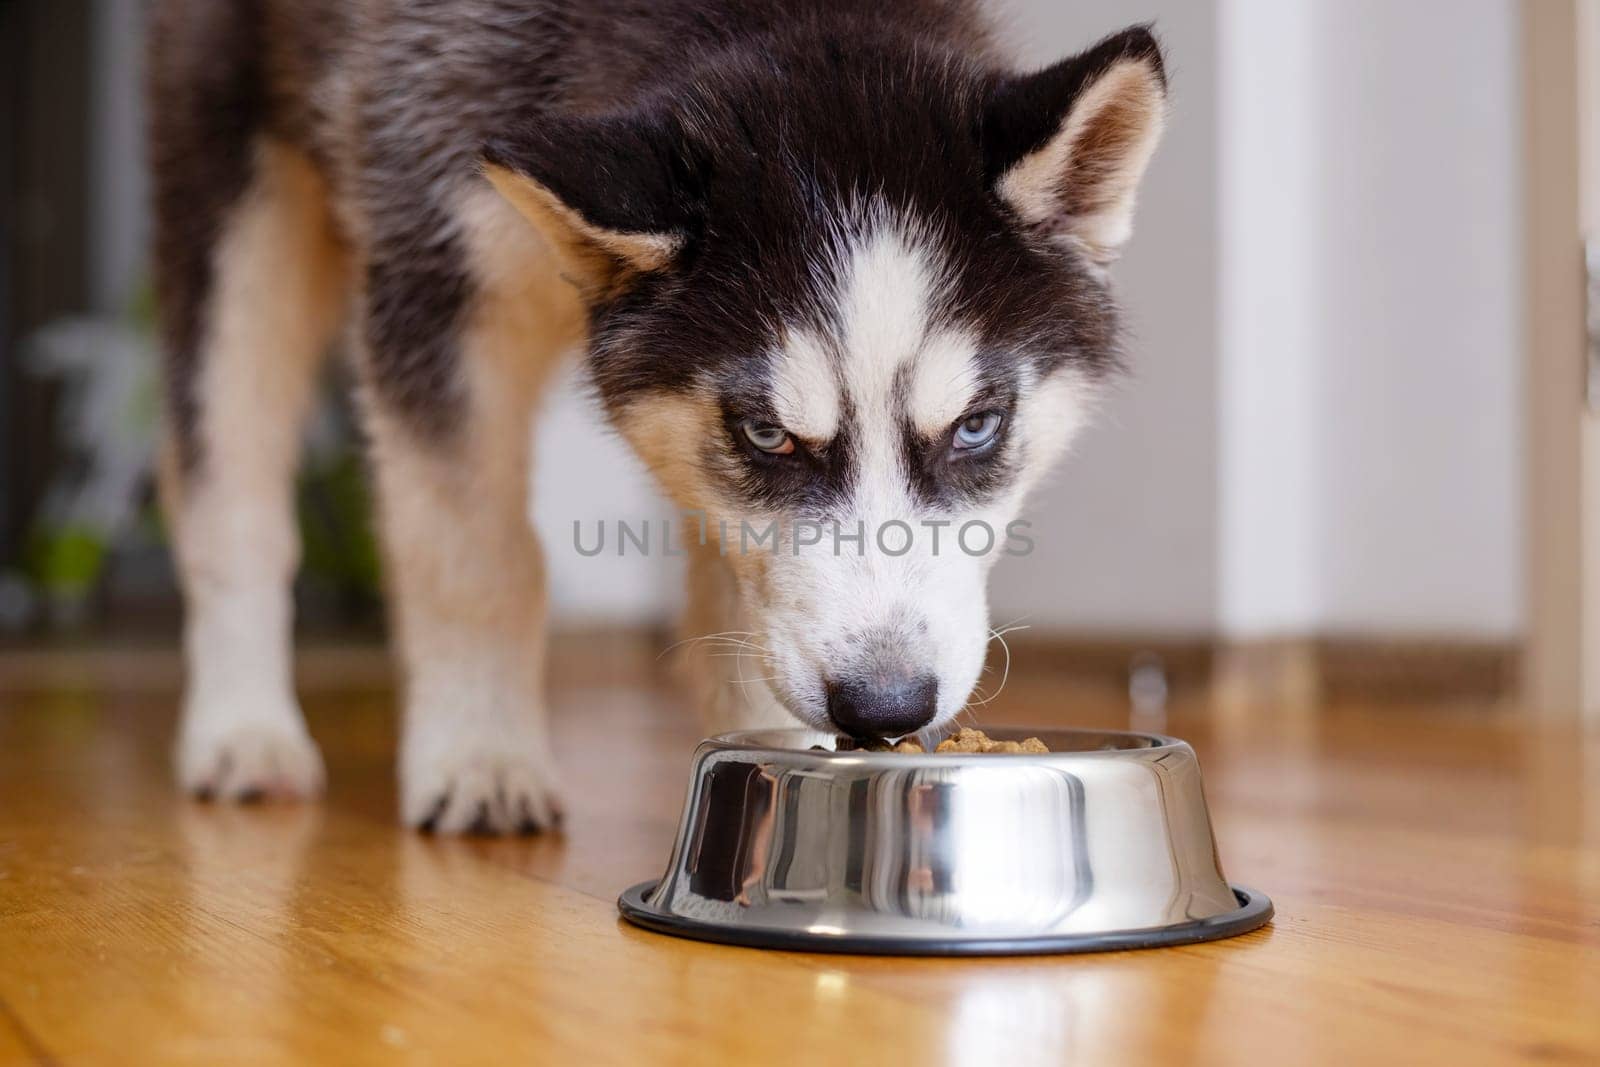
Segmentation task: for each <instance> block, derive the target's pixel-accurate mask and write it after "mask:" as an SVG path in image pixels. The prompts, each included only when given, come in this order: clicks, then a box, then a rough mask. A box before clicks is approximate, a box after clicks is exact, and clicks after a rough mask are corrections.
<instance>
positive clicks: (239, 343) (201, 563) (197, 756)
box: [162, 143, 346, 799]
mask: <svg viewBox="0 0 1600 1067" xmlns="http://www.w3.org/2000/svg"><path fill="white" fill-rule="evenodd" d="M215 255H216V279H217V280H216V290H215V292H214V294H213V296H212V299H211V302H210V306H209V308H208V312H209V314H208V323H209V327H208V329H207V331H206V334H205V338H204V341H203V346H202V352H201V358H200V362H199V366H200V373H199V378H198V380H197V382H196V395H197V398H198V405H197V407H198V412H199V423H198V426H197V427H196V430H197V438H198V442H199V445H200V450H199V457H198V467H197V468H195V469H194V470H192V471H187V472H185V471H180V470H179V466H178V463H177V462H176V457H175V455H174V454H173V453H174V450H173V449H172V448H171V447H170V446H169V447H168V448H167V450H166V455H165V456H164V461H163V464H162V474H163V477H162V482H163V498H164V501H165V504H166V508H167V514H168V516H169V518H170V520H171V522H172V527H173V533H174V540H175V542H176V549H177V558H178V564H179V570H180V574H181V578H182V583H183V591H184V597H185V600H186V604H187V612H186V618H185V631H184V645H185V651H186V653H187V664H188V679H187V686H186V692H185V697H184V713H183V724H182V728H181V731H180V735H179V739H178V750H177V763H178V777H179V780H180V782H181V783H182V785H183V786H184V788H185V789H188V790H189V791H191V792H195V793H202V794H207V795H215V796H219V797H222V798H226V799H242V798H250V797H254V796H261V795H274V794H282V795H294V796H304V795H309V794H312V793H315V792H317V791H318V790H320V789H321V787H322V777H323V771H322V760H321V757H320V756H319V755H318V754H317V750H316V747H315V746H314V745H313V744H312V743H311V739H310V737H309V735H308V734H307V733H306V729H305V723H304V721H303V720H302V719H301V716H300V711H299V708H298V706H297V705H296V703H295V699H294V692H293V677H292V669H291V663H290V652H291V648H290V645H291V626H292V622H291V599H290V582H291V580H292V578H293V575H294V570H295V567H296V565H297V563H298V561H299V551H300V546H299V541H298V534H297V531H296V528H295V514H294V471H295V465H296V462H297V458H298V453H299V445H300V427H301V423H302V421H303V419H304V416H305V414H306V409H307V407H308V405H309V403H310V399H311V394H312V387H313V384H314V382H315V380H316V375H317V369H318V366H319V365H320V362H321V358H322V356H323V354H324V353H325V352H326V350H327V347H328V343H329V341H330V339H331V337H332V335H333V333H334V332H335V330H336V329H337V324H338V321H339V317H340V313H341V311H342V310H343V305H344V302H345V293H346V279H345V270H346V266H345V262H344V256H343V252H342V249H341V248H340V247H339V245H338V243H337V241H336V240H335V239H334V237H333V235H332V230H331V227H330V225H329V221H328V216H327V206H326V197H325V191H324V189H323V185H322V182H321V180H320V179H319V178H318V176H317V174H316V172H315V171H314V170H313V169H312V167H311V165H310V163H309V162H307V160H306V159H305V158H304V157H303V156H301V155H300V154H299V153H297V152H294V151H292V150H290V149H287V148H284V147H283V146H281V145H276V144H272V143H263V144H262V145H261V146H260V148H259V151H258V156H257V176H256V180H255V183H254V185H253V186H252V188H251V189H250V191H249V192H248V193H247V194H246V196H245V198H244V199H243V200H242V201H241V202H240V204H239V205H238V207H237V208H236V209H235V211H234V215H233V217H232V219H231V220H230V221H229V224H228V227H227V231H226V233H225V235H224V237H223V239H222V241H221V242H220V244H219V246H218V248H217V250H216V253H215Z"/></svg>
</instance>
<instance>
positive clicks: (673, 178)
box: [149, 0, 1166, 833]
mask: <svg viewBox="0 0 1600 1067" xmlns="http://www.w3.org/2000/svg"><path fill="white" fill-rule="evenodd" d="M151 30H152V32H151V35H150V44H151V53H150V62H149V70H150V75H151V85H150V89H151V107H150V112H151V116H152V127H151V161H152V165H153V171H154V188H155V208H156V249H155V255H156V265H157V267H158V276H159V291H160V299H161V307H162V326H163V334H164V341H165V347H166V360H167V362H166V366H167V378H166V401H167V405H168V415H169V418H168V423H169V433H168V441H167V446H166V448H165V450H164V456H163V460H162V467H163V495H164V499H165V504H166V507H167V509H168V513H169V515H170V518H171V520H172V525H173V529H174V531H175V543H176V552H177V558H178V562H179V569H180V571H181V575H182V581H183V587H184V593H185V599H186V605H187V619H186V626H185V639H184V641H185V650H186V654H187V679H186V682H187V689H186V695H185V699H184V708H183V721H182V727H181V731H180V737H179V739H178V745H177V766H178V775H179V779H180V782H181V784H182V786H183V787H184V788H185V789H187V790H190V791H193V792H195V793H197V794H202V795H208V796H215V797H218V798H222V799H247V798H252V797H258V796H267V795H289V796H293V795H307V794H312V793H315V792H316V791H318V790H319V789H320V787H321V785H322V782H323V767H322V762H321V758H320V756H319V755H318V752H317V749H316V748H315V746H314V745H313V743H312V741H311V739H310V737H309V736H308V734H307V732H306V728H305V724H304V722H303V720H302V718H301V715H300V711H299V708H298V707H297V705H296V701H295V697H294V693H293V689H292V681H291V677H292V676H291V663H290V655H291V618H290V610H291V609H290V581H291V578H292V575H293V573H294V570H295V567H296V563H297V557H298V545H297V543H296V535H295V521H294V508H293V498H292V483H293V476H294V470H295V465H296V451H297V445H298V441H299V437H300V432H301V421H302V417H303V416H304V415H305V414H306V409H307V405H308V401H309V399H310V396H311V393H312V389H313V383H314V381H315V380H316V377H317V371H318V365H319V362H320V361H321V359H322V357H323V355H324V353H325V352H327V351H328V350H329V349H330V347H331V346H332V342H333V341H334V340H335V339H336V337H337V336H338V335H340V333H341V331H343V332H344V333H343V336H344V337H345V345H344V347H345V348H346V349H347V350H348V351H349V352H351V353H352V355H353V357H354V362H355V366H356V368H357V377H358V381H359V399H360V407H361V411H362V415H363V419H364V425H365V428H366V431H367V433H368V435H369V436H370V439H371V450H372V461H373V467H374V469H375V471H376V478H377V482H378V498H379V502H380V512H381V513H380V516H379V517H380V520H381V526H382V531H383V543H384V549H385V554H386V560H387V580H388V583H389V586H390V594H391V599H392V602H393V604H392V609H393V618H394V622H395V631H396V635H397V639H398V643H399V655H400V660H401V663H402V665H403V668H404V678H405V687H404V720H403V731H402V735H403V736H402V744H401V752H400V787H401V808H402V812H401V813H402V817H403V819H404V820H405V822H406V823H408V824H411V825H414V826H418V827H422V828H426V829H432V830H435V831H439V832H447V833H449V832H462V831H475V832H485V833H509V832H518V831H530V830H537V829H539V828H542V827H547V826H549V825H551V824H552V822H553V821H554V819H555V818H556V816H557V814H558V811H559V808H558V802H557V794H556V790H555V773H554V769H553V767H552V761H551V752H550V746H549V742H548V739H547V735H546V725H545V710H544V696H543V693H542V692H541V687H542V673H543V668H542V651H541V645H542V642H543V639H544V629H545V610H544V607H543V602H544V593H543V586H544V584H545V583H544V567H545V564H544V562H543V559H542V557H541V554H540V550H539V548H538V546H537V545H536V544H535V542H534V539H533V536H532V533H531V532H530V529H529V524H528V521H527V515H526V492H527V488H528V472H529V455H528V450H529V438H530V434H529V420H530V418H531V413H532V411H533V410H534V406H535V402H536V399H537V397H538V395H539V391H540V387H541V385H542V384H543V383H544V382H545V381H546V380H547V379H548V378H549V377H550V375H551V371H552V368H553V367H556V366H558V365H559V362H560V360H561V358H562V355H563V354H564V353H566V352H569V351H573V350H578V351H582V352H583V353H584V354H585V359H586V361H587V369H588V373H589V375H590V378H591V379H592V382H593V384H594V388H595V392H596V394H597V395H598V398H599V402H600V408H601V409H602V410H603V412H604V417H605V418H606V419H607V420H608V421H609V423H610V424H611V425H612V426H613V427H615V429H616V430H617V431H618V432H619V433H620V434H621V436H622V437H623V438H625V439H626V440H627V441H628V442H629V443H630V444H631V445H632V447H633V448H634V449H635V450H636V451H637V452H638V454H639V455H640V456H641V457H642V458H643V460H644V461H645V462H646V463H647V464H648V465H649V467H650V468H651V469H652V470H653V471H654V473H655V475H656V476H657V477H658V478H659V480H660V482H661V484H662V485H663V486H664V487H665V488H666V490H667V491H668V493H669V494H670V495H671V496H672V497H673V499H674V500H675V501H676V502H677V503H678V504H679V505H681V506H682V507H683V508H685V509H692V510H694V511H698V512H700V513H702V514H703V515H704V516H706V517H707V518H709V519H710V520H712V521H711V522H709V523H707V524H706V525H707V528H709V529H710V530H711V531H712V532H711V535H710V536H708V537H706V538H705V539H704V540H705V543H704V544H700V543H699V541H698V540H696V541H695V542H694V544H693V545H692V553H691V555H692V557H693V558H692V559H691V566H690V572H691V584H692V585H693V590H692V593H691V608H690V611H689V629H690V632H692V633H704V634H717V635H720V636H721V638H722V639H723V640H732V641H736V642H737V644H736V645H735V646H734V647H733V651H734V652H735V653H736V654H735V655H733V656H719V655H717V654H716V653H717V652H718V651H719V650H720V651H726V649H725V648H719V647H717V646H716V645H715V643H713V642H706V643H701V644H699V645H697V646H694V647H695V648H697V649H699V651H698V652H697V653H696V656H697V663H698V667H699V671H698V673H699V675H700V677H701V678H702V679H703V680H704V682H705V686H704V699H703V701H702V703H703V704H704V705H705V706H706V707H707V708H708V709H710V713H711V725H714V726H727V725H735V724H738V723H741V722H746V723H748V722H771V721H773V719H774V716H775V715H776V716H778V717H779V718H781V719H783V720H784V721H793V719H798V720H800V721H801V722H803V723H806V724H810V725H812V726H814V727H818V728H823V729H828V730H844V731H847V732H849V733H852V734H857V735H863V736H867V735H877V736H896V735H900V734H904V733H907V732H911V731H915V730H918V729H919V728H923V727H927V726H929V725H937V724H939V723H942V722H944V721H947V720H949V719H950V718H951V717H952V716H953V715H954V714H955V713H956V712H957V711H958V710H960V709H961V707H962V706H963V705H964V704H965V703H966V701H967V700H968V698H969V695H970V693H971V691H972V689H973V686H974V684H975V682H976V680H977V678H978V674H979V671H980V668H981V666H982V663H983V659H984V652H985V647H986V645H987V643H988V639H989V636H990V631H989V628H988V626H989V624H988V613H987V609H986V604H985V579H986V574H987V571H988V568H989V564H990V563H991V562H992V560H993V558H994V555H995V553H993V552H973V551H970V549H971V547H972V546H970V545H963V546H962V547H961V548H960V549H959V550H958V549H956V548H955V546H954V543H953V538H954V535H955V533H956V531H957V529H958V528H961V527H963V526H966V525H970V524H972V523H980V524H981V525H984V526H987V527H988V528H989V529H990V530H995V531H1000V530H1004V529H1005V528H1006V526H1007V523H1008V522H1009V521H1010V520H1011V519H1012V517H1013V516H1015V515H1016V514H1017V513H1018V509H1019V507H1020V505H1021V502H1022V499H1023V496H1024V494H1025V493H1026V491H1027V490H1028V488H1029V487H1030V486H1031V485H1032V484H1033V483H1034V482H1035V481H1036V480H1037V479H1038V478H1039V477H1040V475H1041V474H1042V473H1043V472H1044V471H1045V470H1046V468H1047V467H1048V466H1049V465H1050V463H1051V461H1052V460H1053V459H1054V458H1055V457H1056V456H1057V455H1058V454H1059V453H1061V452H1062V450H1063V449H1064V447H1065V446H1066V445H1067V443H1068V441H1069V440H1070V439H1071V438H1072V436H1073V434H1074V432H1075V431H1076V430H1077V429H1078V428H1079V426H1080V425H1081V424H1082V422H1083V420H1084V418H1085V414H1086V411H1087V410H1088V408H1089V407H1090V405H1091V403H1092V400H1093V397H1094V395H1095V393H1096V389H1097V386H1098V385H1099V384H1100V383H1101V382H1102V381H1103V380H1104V379H1105V378H1106V377H1107V375H1108V373H1109V372H1111V371H1112V370H1113V369H1114V367H1115V365H1116V362H1117V351H1116V323H1115V309H1114V307H1113V304H1112V301H1111V298H1110V294H1109V289H1108V283H1107V277H1106V268H1107V266H1108V265H1109V264H1110V263H1111V262H1112V260H1113V259H1115V257H1116V256H1117V253H1118V250H1119V249H1120V248H1121V247H1122V246H1123V244H1124V242H1125V241H1126V240H1127V239H1128V236H1129V232H1130V225H1131V219H1132V215H1133V206H1134V197H1135V192H1136V188H1137V185H1138V182H1139V179H1140V176H1141V174H1142V173H1143V171H1144V169H1145V166H1146V164H1147V163H1148V162H1149V160H1150V157H1151V154H1152V152H1153V151H1154V149H1155V146H1156V141H1157V139H1158V137H1159V135H1160V132H1161V127H1162V122H1163V116H1164V111H1165V97H1166V81H1165V76H1164V73H1163V67H1162V59H1161V53H1160V50H1159V48H1158V47H1157V44H1156V42H1155V40H1154V39H1153V38H1152V36H1151V34H1150V33H1149V32H1148V31H1147V30H1146V29H1144V28H1142V27H1136V28H1132V29H1129V30H1126V31H1124V32H1122V33H1119V34H1116V35H1115V36H1112V37H1109V38H1107V39H1106V40H1103V41H1101V42H1100V43H1099V44H1096V45H1094V46H1093V47H1092V48H1090V49H1088V50H1087V51H1085V52H1083V53H1082V54H1080V55H1076V56H1073V57H1071V58H1068V59H1065V60H1062V61H1061V62H1059V63H1056V64H1055V65H1053V66H1050V67H1047V68H1045V69H1043V70H1039V71H1035V72H1031V73H1024V72H1019V71H1017V70H1015V69H1013V67H1012V66H1010V65H1008V64H1007V63H1006V62H1005V61H1004V60H1003V59H1002V58H1000V56H999V55H998V54H997V50H996V46H995V45H994V43H993V41H992V38H991V34H990V31H989V29H988V27H987V26H986V23H985V21H984V19H983V17H982V15H981V12H980V11H979V10H978V7H977V5H976V3H975V2H971V0H900V2H896V3H883V2H881V0H651V2H648V3H641V2H638V0H439V2H423V0H155V3H154V7H153V13H152V26H151ZM771 520H778V521H780V523H782V524H785V525H782V526H781V529H782V530H783V531H785V532H783V533H781V534H780V535H779V536H780V541H779V547H778V548H777V549H776V550H774V551H765V550H762V551H734V550H730V546H729V545H728V544H727V543H726V540H725V539H724V537H723V536H722V535H721V534H719V533H718V532H717V531H718V530H719V529H726V528H728V527H727V526H726V524H727V523H741V522H747V521H748V522H750V523H753V524H754V525H756V526H757V527H764V526H765V525H766V524H767V523H768V522H769V521H771ZM801 522H805V523H811V524H824V523H826V524H830V525H832V526H833V528H834V531H835V533H837V532H838V531H839V530H840V529H843V530H844V531H845V534H844V540H843V541H842V542H835V543H833V544H830V543H829V542H827V541H824V542H822V543H821V544H820V545H818V546H816V550H813V551H804V552H802V551H800V550H799V548H800V543H801V541H802V540H804V538H802V537H801V536H800V535H799V534H796V533H794V532H792V531H793V530H794V529H795V528H797V527H796V526H795V524H798V523H801ZM719 524H722V525H719ZM886 526H887V527H892V528H893V531H894V532H892V533H891V534H890V535H889V536H888V537H887V538H886V539H884V538H881V537H875V534H874V531H881V530H882V529H883V528H885V527H886ZM902 526H903V527H904V530H905V531H909V532H911V533H913V534H914V536H913V537H911V538H907V537H905V535H904V533H903V532H902ZM863 531H864V537H857V536H853V535H857V534H859V533H862V532H863ZM940 533H943V535H944V539H943V543H942V544H941V543H939V540H938V535H939V534H940ZM908 541H909V542H913V543H907V542H908ZM930 542H931V543H930ZM980 547H981V546H980ZM741 656H742V657H744V658H743V659H742V660H741ZM741 676H744V677H746V678H750V677H753V678H755V679H756V680H755V681H753V682H750V683H749V684H744V685H734V684H729V683H730V682H733V681H736V680H742V679H741ZM791 716H792V718H791Z"/></svg>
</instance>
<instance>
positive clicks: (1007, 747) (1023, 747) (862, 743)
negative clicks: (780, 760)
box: [834, 726, 1050, 756]
mask: <svg viewBox="0 0 1600 1067" xmlns="http://www.w3.org/2000/svg"><path fill="white" fill-rule="evenodd" d="M834 750H835V751H837V752H898V753H900V754H901V755H908V756H909V755H913V754H917V753H923V752H926V751H928V750H927V749H925V748H923V747H922V744H921V743H920V742H918V741H916V740H915V739H913V738H910V737H908V738H905V739H904V740H902V741H900V742H899V743H898V744H894V745H891V744H889V742H887V741H883V740H880V739H878V738H864V739H861V740H857V739H856V738H853V737H841V738H839V739H838V740H837V741H835V742H834ZM934 751H935V752H977V753H985V752H993V753H1029V754H1034V755H1037V754H1039V753H1041V752H1049V751H1050V749H1049V748H1048V747H1046V745H1045V743H1044V742H1043V741H1041V740H1039V739H1038V738H1037V737H1028V738H1024V739H1023V740H1021V741H997V740H995V739H994V738H992V737H990V736H989V735H988V734H986V733H984V732H983V731H982V730H974V729H973V728H972V727H970V726H963V727H962V728H961V729H959V730H957V731H956V732H955V733H953V734H951V735H950V736H949V737H947V738H945V739H944V740H943V741H940V742H939V747H938V748H936V749H934Z"/></svg>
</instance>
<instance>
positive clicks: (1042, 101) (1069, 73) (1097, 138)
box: [983, 26, 1167, 265]
mask: <svg viewBox="0 0 1600 1067" xmlns="http://www.w3.org/2000/svg"><path fill="white" fill-rule="evenodd" d="M1166 108H1167V81H1166V72H1165V69H1164V67H1163V65H1162V60H1161V47H1160V45H1158V44H1157V43H1156V39H1155V37H1154V36H1152V35H1151V33H1150V30H1149V28H1148V27H1145V26H1134V27H1131V28H1129V29H1126V30H1123V31H1122V32H1121V33H1117V34H1113V35H1112V36H1110V37H1107V38H1106V39H1105V40H1103V41H1101V42H1100V43H1099V44H1097V45H1095V46H1094V47H1093V48H1090V49H1089V50H1088V51H1086V52H1083V53H1081V54H1079V55H1076V56H1072V57H1070V58H1068V59H1064V60H1062V61H1061V62H1059V63H1056V64H1055V65H1053V66H1050V67H1046V68H1045V69H1044V70H1041V71H1038V72H1037V73H1034V74H1026V75H1018V76H1013V77H1009V78H1005V79H1003V80H1002V81H1001V82H999V83H998V84H997V85H996V86H995V87H994V89H993V91H992V92H991V94H990V96H989V99H988V101H987V103H986V108H985V112H984V119H983V151H984V163H985V167H986V169H987V171H988V176H989V180H990V182H991V183H992V185H991V187H992V188H993V190H994V192H995V193H996V194H997V195H998V196H999V197H1000V199H1001V200H1003V201H1004V202H1005V203H1006V204H1007V205H1008V206H1009V207H1010V208H1011V210H1013V211H1014V212H1016V214H1017V215H1018V216H1019V217H1020V218H1021V219H1022V220H1023V222H1024V223H1025V224H1027V225H1028V226H1030V227H1033V228H1035V229H1037V230H1040V231H1041V232H1044V233H1046V234H1048V235H1050V236H1051V237H1053V238H1055V239H1057V240H1060V241H1063V242H1064V243H1066V244H1069V245H1071V246H1073V247H1076V248H1078V249H1080V250H1081V251H1083V252H1084V253H1085V254H1087V255H1088V256H1089V258H1090V259H1092V260H1093V261H1094V262H1096V263H1099V264H1102V265H1103V264H1108V263H1110V262H1111V261H1112V260H1114V259H1115V258H1116V257H1117V254H1118V252H1120V251H1121V249H1122V246H1123V245H1124V244H1125V243H1126V242H1127V240H1128V237H1129V236H1130V235H1131V234H1132V232H1133V206H1134V200H1135V198H1136V196H1137V194H1138V189H1139V179H1140V178H1141V177H1142V176H1143V175H1144V171H1145V167H1146V165H1147V164H1149V162H1150V157H1151V156H1152V155H1153V154H1154V153H1155V149H1156V143H1157V142H1158V141H1159V140H1160V139H1161V129H1162V126H1163V125H1164V123H1165V120H1166Z"/></svg>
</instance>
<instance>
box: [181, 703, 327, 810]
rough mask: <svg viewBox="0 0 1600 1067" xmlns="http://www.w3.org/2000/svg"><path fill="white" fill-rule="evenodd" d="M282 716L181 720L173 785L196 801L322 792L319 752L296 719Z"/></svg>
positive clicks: (291, 796) (197, 716)
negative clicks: (176, 783) (175, 784)
mask: <svg viewBox="0 0 1600 1067" xmlns="http://www.w3.org/2000/svg"><path fill="white" fill-rule="evenodd" d="M298 715H299V713H298V712H295V713H294V714H292V715H282V716H238V715H233V714H223V715H211V716H208V715H205V714H196V713H194V712H191V713H190V714H189V715H187V716H185V721H184V725H183V729H182V732H181V733H180V735H179V737H178V783H179V785H181V786H182V787H183V789H184V790H185V791H187V792H189V793H192V794H194V795H195V796H198V797H203V798H206V799H217V800H231V801H252V800H264V799H299V798H305V797H312V796H316V795H317V794H318V793H321V792H322V785H323V781H324V772H323V767H322V754H321V753H320V752H318V751H317V746H316V744H315V743H314V742H313V741H312V740H311V736H310V735H309V734H307V733H306V729H305V726H304V725H302V724H301V723H300V722H299V721H298Z"/></svg>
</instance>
